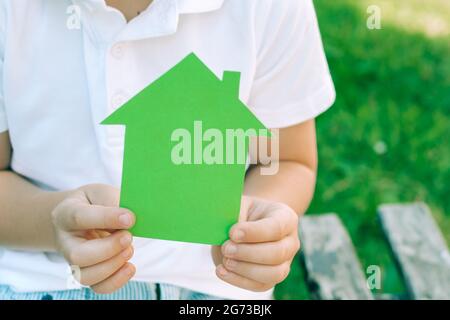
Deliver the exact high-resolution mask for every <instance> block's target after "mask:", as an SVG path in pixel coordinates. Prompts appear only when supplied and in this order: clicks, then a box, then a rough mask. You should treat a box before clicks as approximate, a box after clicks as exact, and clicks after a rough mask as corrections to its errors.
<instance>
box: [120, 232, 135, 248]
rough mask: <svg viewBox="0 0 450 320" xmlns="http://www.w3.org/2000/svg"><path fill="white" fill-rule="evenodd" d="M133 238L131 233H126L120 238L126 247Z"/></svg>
mask: <svg viewBox="0 0 450 320" xmlns="http://www.w3.org/2000/svg"><path fill="white" fill-rule="evenodd" d="M131 240H132V238H131V235H130V234H127V235H124V236H123V237H122V238H120V244H121V245H122V247H124V248H126V247H128V246H129V245H130V243H131Z"/></svg>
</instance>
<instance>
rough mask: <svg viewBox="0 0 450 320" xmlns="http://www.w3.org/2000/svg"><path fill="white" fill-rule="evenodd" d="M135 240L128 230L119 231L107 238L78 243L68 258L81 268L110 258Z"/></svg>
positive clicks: (71, 262)
mask: <svg viewBox="0 0 450 320" xmlns="http://www.w3.org/2000/svg"><path fill="white" fill-rule="evenodd" d="M132 241H133V237H132V235H131V233H129V232H128V231H124V230H122V231H118V232H115V233H113V234H111V235H110V236H108V237H106V238H99V239H94V240H88V241H84V242H82V243H80V244H77V245H76V247H75V248H74V249H73V250H72V251H71V252H70V254H69V257H67V258H68V260H69V262H70V264H71V265H77V266H79V267H80V268H83V267H87V266H92V265H94V264H97V263H100V262H103V261H105V260H108V259H110V258H112V257H114V256H115V255H117V254H119V253H120V252H121V251H122V250H124V249H126V248H128V247H129V246H130V245H131V243H132Z"/></svg>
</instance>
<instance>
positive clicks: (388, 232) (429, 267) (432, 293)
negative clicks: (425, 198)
mask: <svg viewBox="0 0 450 320" xmlns="http://www.w3.org/2000/svg"><path fill="white" fill-rule="evenodd" d="M378 215H379V217H380V222H381V225H382V228H383V232H384V233H385V236H386V238H387V240H388V242H389V245H390V247H391V249H392V253H393V256H394V259H395V260H396V263H397V265H398V267H399V269H400V272H401V274H402V276H403V279H404V281H405V284H406V288H407V290H408V292H409V295H410V296H411V298H412V299H450V254H449V251H448V247H447V244H446V243H445V240H444V237H443V236H442V234H441V232H440V230H439V227H438V226H437V224H436V223H435V221H434V219H433V217H432V215H431V213H430V210H429V208H428V207H427V206H426V205H425V204H423V203H415V204H390V205H381V206H380V207H379V208H378Z"/></svg>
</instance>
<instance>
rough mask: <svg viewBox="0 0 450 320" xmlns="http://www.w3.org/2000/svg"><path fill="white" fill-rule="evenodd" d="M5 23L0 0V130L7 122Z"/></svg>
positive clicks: (3, 129) (6, 125) (3, 9)
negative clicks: (4, 60) (4, 79)
mask: <svg viewBox="0 0 450 320" xmlns="http://www.w3.org/2000/svg"><path fill="white" fill-rule="evenodd" d="M5 23H6V12H5V5H4V1H0V132H4V131H6V130H8V122H7V121H6V111H5V103H4V98H3V97H4V96H3V87H4V84H3V59H4V51H5V43H4V42H5V34H6V30H5V28H6V27H5Z"/></svg>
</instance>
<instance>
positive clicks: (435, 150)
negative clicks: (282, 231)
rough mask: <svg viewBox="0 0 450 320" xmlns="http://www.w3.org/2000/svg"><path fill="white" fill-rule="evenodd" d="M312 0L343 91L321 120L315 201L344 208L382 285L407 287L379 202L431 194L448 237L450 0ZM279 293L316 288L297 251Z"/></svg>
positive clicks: (317, 207)
mask: <svg viewBox="0 0 450 320" xmlns="http://www.w3.org/2000/svg"><path fill="white" fill-rule="evenodd" d="M314 3H315V6H316V10H317V15H318V19H319V24H320V28H321V32H322V37H323V41H324V45H325V51H326V54H327V57H328V61H329V65H330V69H331V73H332V76H333V79H334V82H335V86H336V91H337V99H336V103H335V105H334V106H333V108H331V109H330V110H329V111H328V112H326V113H325V114H324V115H323V116H321V117H319V119H318V120H317V127H318V144H319V156H320V167H319V175H318V181H317V189H316V195H315V199H314V200H313V203H312V205H311V207H310V209H309V210H308V211H309V212H311V213H325V212H336V213H338V214H339V216H340V217H341V219H342V220H343V222H344V224H345V226H346V227H347V229H348V230H349V232H350V235H351V237H352V240H353V243H354V244H355V247H356V250H357V254H358V256H359V258H360V260H361V262H362V264H363V268H364V269H365V268H366V267H367V266H369V265H378V266H380V267H381V270H382V288H381V289H380V290H378V291H375V292H378V293H381V292H388V293H401V292H402V291H404V287H403V283H402V281H401V279H400V277H399V275H398V272H397V270H396V267H395V265H394V263H393V261H392V259H391V257H390V254H389V249H388V247H387V245H386V243H385V240H384V238H383V236H382V234H381V230H380V227H379V223H378V221H377V218H376V208H377V206H378V205H379V204H381V203H390V202H412V201H424V202H426V203H427V204H428V205H429V206H430V207H431V210H432V211H433V214H434V216H435V218H436V219H437V221H438V223H439V225H440V227H441V230H442V232H443V233H444V236H445V237H446V239H447V242H450V210H449V209H450V187H449V181H450V148H449V141H450V2H449V1H447V0H434V1H422V0H372V1H368V0H361V1H356V0H338V1H329V0H315V1H314ZM369 4H374V5H379V6H380V8H381V13H382V29H381V30H369V29H368V28H367V27H366V20H367V17H368V14H367V13H366V8H367V6H368V5H369ZM430 25H431V26H430ZM275 296H276V298H277V299H308V298H309V296H308V293H307V290H306V287H305V284H304V282H303V270H302V268H301V267H300V263H299V261H298V259H296V260H295V262H294V264H293V267H292V271H291V274H290V275H289V277H288V279H286V281H285V282H283V283H282V284H280V285H279V286H278V287H277V288H276V291H275Z"/></svg>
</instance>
